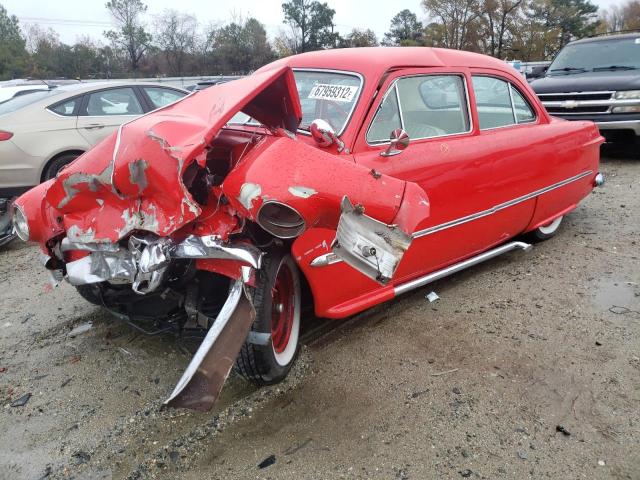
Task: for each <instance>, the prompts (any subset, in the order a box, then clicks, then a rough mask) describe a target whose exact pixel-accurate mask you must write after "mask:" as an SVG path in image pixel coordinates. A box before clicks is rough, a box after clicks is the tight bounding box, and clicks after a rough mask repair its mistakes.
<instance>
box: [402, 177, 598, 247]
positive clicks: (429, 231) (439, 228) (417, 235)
mask: <svg viewBox="0 0 640 480" xmlns="http://www.w3.org/2000/svg"><path fill="white" fill-rule="evenodd" d="M592 173H593V171H592V170H587V171H585V172H582V173H579V174H578V175H575V176H573V177H571V178H567V179H566V180H562V181H561V182H558V183H554V184H553V185H550V186H548V187H544V188H541V189H540V190H536V191H535V192H531V193H528V194H526V195H523V196H521V197H518V198H514V199H513V200H509V201H508V202H504V203H500V204H498V205H495V206H493V207H491V208H489V209H487V210H483V211H481V212H476V213H472V214H471V215H467V216H466V217H462V218H457V219H455V220H451V221H449V222H445V223H441V224H440V225H434V226H433V227H429V228H425V229H423V230H419V231H417V232H415V233H414V234H413V238H421V237H424V236H426V235H431V234H432V233H436V232H440V231H442V230H446V229H448V228H452V227H456V226H458V225H462V224H463V223H468V222H471V221H473V220H477V219H478V218H482V217H486V216H488V215H493V214H494V213H496V212H498V211H500V210H504V209H505V208H509V207H512V206H514V205H517V204H518V203H522V202H525V201H527V200H531V199H532V198H535V197H537V196H539V195H542V194H544V193H547V192H550V191H551V190H555V189H556V188H560V187H563V186H565V185H567V184H569V183H572V182H575V181H576V180H580V179H581V178H584V177H586V176H588V175H591V174H592Z"/></svg>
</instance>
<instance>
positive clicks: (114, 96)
mask: <svg viewBox="0 0 640 480" xmlns="http://www.w3.org/2000/svg"><path fill="white" fill-rule="evenodd" d="M88 97H89V100H88V101H87V106H86V109H85V111H84V112H83V113H84V114H85V115H88V116H91V117H97V116H104V115H142V113H144V112H143V111H142V107H141V106H140V102H139V101H138V98H137V97H136V94H135V92H134V91H133V88H129V87H125V88H112V89H110V90H100V91H99V92H94V93H90V94H89V95H88Z"/></svg>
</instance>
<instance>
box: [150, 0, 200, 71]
mask: <svg viewBox="0 0 640 480" xmlns="http://www.w3.org/2000/svg"><path fill="white" fill-rule="evenodd" d="M197 27H198V21H197V20H196V17H194V16H193V15H188V14H183V13H179V12H178V11H177V10H165V11H164V12H163V13H162V14H161V15H158V16H156V18H155V37H154V38H155V43H156V45H157V46H158V47H159V48H160V50H162V53H163V54H164V57H165V59H166V61H167V68H168V69H169V74H170V75H175V76H180V75H183V73H184V66H185V62H186V60H187V58H188V57H189V55H190V54H192V53H193V52H194V51H195V49H196V35H197V34H196V30H197Z"/></svg>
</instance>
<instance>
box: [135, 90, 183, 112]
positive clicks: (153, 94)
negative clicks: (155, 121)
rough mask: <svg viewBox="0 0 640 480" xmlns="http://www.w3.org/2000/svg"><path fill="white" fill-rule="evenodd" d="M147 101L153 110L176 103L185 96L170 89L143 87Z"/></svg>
mask: <svg viewBox="0 0 640 480" xmlns="http://www.w3.org/2000/svg"><path fill="white" fill-rule="evenodd" d="M143 88H144V91H145V92H146V94H147V95H148V96H149V100H151V103H152V104H153V106H154V107H155V108H160V107H164V106H165V105H169V104H170V103H173V102H176V101H178V100H180V99H181V98H182V97H184V96H185V94H184V93H182V92H179V91H177V90H172V89H170V88H161V87H143Z"/></svg>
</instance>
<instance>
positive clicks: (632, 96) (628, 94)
mask: <svg viewBox="0 0 640 480" xmlns="http://www.w3.org/2000/svg"><path fill="white" fill-rule="evenodd" d="M614 98H615V99H616V100H640V90H619V91H617V92H616V93H615V95H614Z"/></svg>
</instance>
